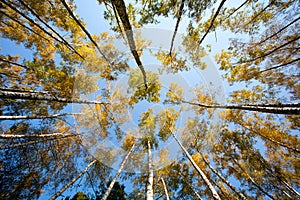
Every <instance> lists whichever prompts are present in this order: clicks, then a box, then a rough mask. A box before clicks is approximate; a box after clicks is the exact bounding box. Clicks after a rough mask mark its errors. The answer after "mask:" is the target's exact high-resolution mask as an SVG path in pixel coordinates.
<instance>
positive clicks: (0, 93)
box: [0, 88, 108, 104]
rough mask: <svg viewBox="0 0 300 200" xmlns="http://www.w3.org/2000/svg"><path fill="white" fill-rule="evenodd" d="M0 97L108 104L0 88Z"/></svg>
mask: <svg viewBox="0 0 300 200" xmlns="http://www.w3.org/2000/svg"><path fill="white" fill-rule="evenodd" d="M0 98H3V99H28V100H45V101H55V102H61V103H77V104H108V103H104V102H99V101H85V100H72V99H68V98H62V97H55V96H50V95H47V94H44V93H43V92H28V91H8V90H2V89H1V88H0Z"/></svg>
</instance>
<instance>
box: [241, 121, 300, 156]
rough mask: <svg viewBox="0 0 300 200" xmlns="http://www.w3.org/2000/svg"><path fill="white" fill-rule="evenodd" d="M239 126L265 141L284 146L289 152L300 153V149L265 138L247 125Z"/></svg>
mask: <svg viewBox="0 0 300 200" xmlns="http://www.w3.org/2000/svg"><path fill="white" fill-rule="evenodd" d="M238 124H239V125H241V126H242V127H243V128H245V129H247V130H248V131H250V132H252V133H255V134H257V135H259V136H260V137H262V138H264V139H266V140H268V141H270V142H273V143H275V144H277V145H279V146H282V147H284V148H287V149H289V150H291V151H295V152H297V153H300V149H298V148H296V147H293V146H289V145H287V144H284V143H282V142H279V141H277V140H274V139H273V138H270V137H268V136H265V135H263V134H261V133H260V131H255V130H253V129H252V128H250V127H248V126H245V125H243V124H242V123H240V122H238Z"/></svg>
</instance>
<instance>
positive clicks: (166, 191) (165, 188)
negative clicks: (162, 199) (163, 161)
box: [160, 177, 170, 200]
mask: <svg viewBox="0 0 300 200" xmlns="http://www.w3.org/2000/svg"><path fill="white" fill-rule="evenodd" d="M160 180H161V182H162V184H163V187H164V191H165V195H166V199H167V200H170V197H169V193H168V189H167V186H166V183H165V181H164V179H163V178H162V177H160Z"/></svg>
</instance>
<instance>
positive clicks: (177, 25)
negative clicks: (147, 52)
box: [169, 0, 185, 55]
mask: <svg viewBox="0 0 300 200" xmlns="http://www.w3.org/2000/svg"><path fill="white" fill-rule="evenodd" d="M184 2H185V0H181V4H180V7H179V11H178V17H177V21H176V25H175V30H174V33H173V36H172V40H171V46H170V51H169V54H170V55H171V53H172V50H173V45H174V40H175V37H176V34H177V31H178V27H179V23H180V20H181V16H182V14H183V8H184Z"/></svg>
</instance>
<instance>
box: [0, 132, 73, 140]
mask: <svg viewBox="0 0 300 200" xmlns="http://www.w3.org/2000/svg"><path fill="white" fill-rule="evenodd" d="M76 135H78V134H65V133H49V134H27V135H24V134H23V135H21V134H20V135H19V134H17V135H16V134H0V139H15V138H47V137H57V136H76Z"/></svg>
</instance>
